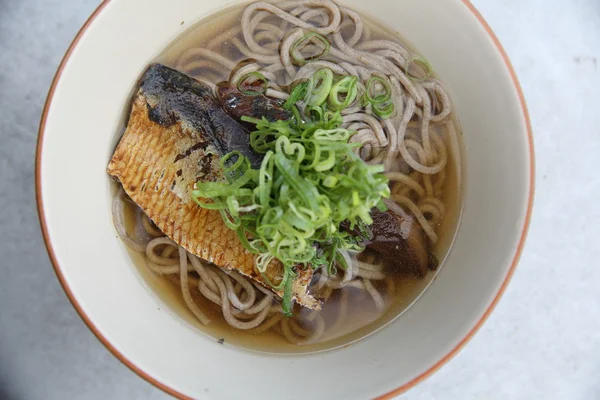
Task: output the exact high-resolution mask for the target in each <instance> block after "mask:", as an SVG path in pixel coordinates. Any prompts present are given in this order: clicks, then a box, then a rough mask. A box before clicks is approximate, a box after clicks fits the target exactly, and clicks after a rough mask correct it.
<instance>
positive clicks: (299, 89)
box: [283, 81, 310, 110]
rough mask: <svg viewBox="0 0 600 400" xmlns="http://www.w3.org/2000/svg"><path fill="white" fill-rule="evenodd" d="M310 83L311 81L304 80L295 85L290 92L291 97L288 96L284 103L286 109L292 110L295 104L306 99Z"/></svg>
mask: <svg viewBox="0 0 600 400" xmlns="http://www.w3.org/2000/svg"><path fill="white" fill-rule="evenodd" d="M309 85H310V82H309V81H304V82H300V83H298V84H297V85H296V86H294V89H293V90H292V93H290V97H288V99H287V100H286V101H285V103H283V108H285V109H286V110H291V109H292V107H293V106H294V105H296V103H298V102H299V101H302V100H304V99H305V98H306V96H307V95H308V87H309Z"/></svg>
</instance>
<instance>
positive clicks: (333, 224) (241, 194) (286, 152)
mask: <svg viewBox="0 0 600 400" xmlns="http://www.w3.org/2000/svg"><path fill="white" fill-rule="evenodd" d="M323 74H324V78H325V80H327V79H328V78H327V76H328V74H327V73H326V72H325V73H323ZM344 87H345V86H344ZM301 90H302V89H298V93H300V92H301ZM327 93H329V91H327ZM298 97H301V96H298ZM312 107H313V108H312V109H308V107H307V109H308V110H309V111H308V112H310V115H311V120H306V121H304V120H303V121H299V120H298V119H296V118H294V119H290V120H288V121H274V122H270V121H268V120H267V119H266V118H263V119H254V118H249V117H242V120H244V121H245V122H249V123H252V124H254V125H255V126H256V129H255V130H254V131H253V132H251V134H250V141H251V146H252V148H253V149H254V150H255V151H257V152H259V153H262V154H264V158H263V160H262V163H261V165H260V168H259V169H252V167H251V165H250V162H249V161H248V160H247V159H246V158H245V157H244V156H242V155H241V154H240V153H237V152H235V153H230V154H228V155H226V156H225V157H223V158H222V159H221V166H222V168H223V170H224V172H225V177H226V181H225V182H198V183H197V184H196V189H195V190H194V191H193V192H192V197H193V199H194V200H195V201H196V202H197V203H198V204H199V205H200V206H201V207H205V208H212V209H218V210H219V211H220V212H221V214H222V216H223V220H224V221H225V223H226V224H227V226H228V227H229V228H230V229H235V230H236V232H237V234H238V237H239V238H240V240H241V242H242V244H243V245H244V247H245V248H246V249H247V250H248V251H250V252H252V253H254V254H257V258H256V266H257V268H258V270H259V271H260V272H261V274H263V277H264V278H265V282H267V283H268V284H269V285H271V286H273V288H274V289H275V290H282V291H283V302H282V308H283V311H284V313H285V314H286V315H290V314H291V309H292V288H293V280H294V279H295V276H296V272H295V268H307V267H312V268H318V267H321V266H324V267H325V268H326V269H327V271H328V272H329V273H331V274H333V273H334V272H335V268H336V264H337V265H338V267H340V268H347V267H348V266H347V265H346V263H345V261H344V260H342V257H341V256H340V254H339V251H341V250H361V246H360V241H361V238H360V237H356V236H354V235H353V234H351V233H349V230H348V229H341V225H342V224H344V225H345V226H348V227H350V230H351V229H354V228H356V227H358V228H359V229H358V231H361V230H363V229H362V227H364V226H365V225H369V224H371V223H372V219H371V216H370V212H371V209H372V208H374V207H378V208H385V205H384V203H383V199H384V198H387V197H389V195H390V191H389V187H388V180H387V178H386V177H385V176H384V175H383V174H382V172H383V169H382V168H381V166H371V165H367V164H366V163H365V162H364V161H362V160H361V159H360V158H359V157H358V156H357V155H356V154H355V153H354V151H353V150H354V148H355V147H356V146H357V144H351V143H348V139H349V138H350V137H351V135H352V133H353V132H351V131H348V130H346V129H342V128H341V127H340V125H341V123H342V117H341V115H340V112H339V111H336V112H333V111H330V110H329V111H325V110H323V108H320V107H317V106H312ZM293 108H296V107H293ZM317 108H320V109H321V112H318V111H316V110H317ZM310 110H312V111H310ZM312 118H314V119H312ZM274 259H276V260H279V261H280V262H281V264H282V265H283V274H282V277H281V281H280V282H271V281H269V280H268V279H267V277H266V276H265V271H266V268H267V266H268V265H269V263H270V262H271V261H272V260H274Z"/></svg>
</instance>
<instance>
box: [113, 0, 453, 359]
mask: <svg viewBox="0 0 600 400" xmlns="http://www.w3.org/2000/svg"><path fill="white" fill-rule="evenodd" d="M156 62H158V63H161V64H163V65H165V66H167V67H171V68H173V69H174V70H177V71H180V72H182V73H184V74H186V75H188V76H190V77H193V78H195V79H196V80H198V81H201V82H204V83H206V84H208V87H209V88H210V89H211V91H213V92H214V93H215V96H216V98H218V99H219V101H220V104H221V106H222V108H223V109H224V110H225V111H226V112H227V113H228V114H229V115H231V117H233V118H234V119H236V120H237V121H238V122H240V124H242V125H243V126H244V127H245V129H246V130H248V131H250V132H252V131H256V130H259V125H258V124H256V121H254V122H251V121H250V122H249V121H248V119H247V118H246V119H241V118H240V117H241V115H238V114H243V115H245V116H246V117H248V116H249V117H254V118H260V117H261V116H267V117H268V118H269V119H270V122H269V123H270V124H273V123H276V121H277V120H282V121H285V120H287V119H290V120H291V119H293V118H297V119H302V120H303V121H304V120H309V119H310V118H312V117H311V116H312V115H315V117H314V118H321V119H323V118H328V117H323V115H321V114H319V113H325V114H326V113H328V112H329V113H330V114H327V115H330V116H331V119H332V120H333V119H335V118H336V117H335V116H333V114H334V113H336V112H337V113H338V114H339V118H340V121H339V124H338V125H336V127H335V128H333V129H331V131H335V130H336V129H340V130H342V131H344V132H345V131H347V132H351V134H350V135H351V136H349V141H350V142H351V143H358V145H357V147H353V148H352V151H354V152H355V153H356V154H357V155H358V156H359V157H360V158H361V159H362V160H363V161H364V163H366V164H367V165H383V168H382V169H384V171H383V172H382V173H380V174H378V175H377V176H379V175H381V176H385V177H386V178H387V179H389V191H390V194H389V198H388V199H385V198H382V199H381V203H382V204H384V205H385V207H387V209H388V211H385V212H381V211H376V210H375V209H374V211H373V212H372V214H371V215H372V217H373V223H372V224H368V226H367V227H368V228H369V229H368V230H370V232H369V233H370V235H371V236H370V237H369V238H368V239H365V240H362V241H360V243H359V244H360V245H361V247H365V246H366V249H365V250H364V251H360V252H359V251H352V250H348V249H342V248H335V249H334V251H333V252H334V253H335V255H334V256H333V261H334V263H333V265H332V266H326V265H323V266H318V267H316V268H315V266H314V265H313V266H312V267H311V266H306V267H304V268H306V269H310V268H313V269H314V271H313V270H312V269H311V270H310V271H311V274H310V275H312V276H311V279H310V282H307V285H308V291H309V293H310V296H311V297H314V298H315V299H316V300H317V301H318V302H321V303H322V310H315V309H311V308H309V306H307V307H303V306H300V305H298V304H296V305H294V307H293V310H292V316H291V317H288V316H285V315H284V312H285V304H283V303H282V299H281V296H280V295H278V294H276V293H274V292H273V290H272V287H270V285H272V286H278V284H279V283H281V281H283V280H284V278H285V277H281V278H278V279H280V281H277V282H269V284H265V282H264V280H263V282H262V284H261V283H259V282H257V279H251V277H249V276H247V275H248V274H244V273H243V272H242V273H239V272H236V270H235V269H234V270H227V269H222V268H219V267H222V265H219V266H215V265H211V264H210V263H208V262H204V261H203V260H201V259H200V258H198V257H196V256H194V255H192V254H190V253H188V252H187V251H186V250H184V249H183V248H182V247H180V246H179V245H178V244H179V243H181V242H180V241H178V240H177V239H176V238H175V236H177V235H176V234H169V235H168V236H170V238H169V237H167V236H165V233H163V231H161V229H159V228H158V227H157V225H160V223H159V221H157V219H156V218H154V221H152V220H150V219H149V218H148V216H146V215H145V214H144V212H143V211H142V210H141V209H140V207H138V205H137V204H136V202H135V201H132V200H131V199H130V198H129V197H128V196H127V195H126V194H125V193H123V190H122V189H119V193H118V194H117V195H116V196H115V201H114V208H113V213H114V216H115V225H116V227H117V230H118V231H119V233H120V235H121V237H122V238H123V240H124V241H125V242H126V243H127V244H128V245H129V246H130V247H131V249H132V257H133V259H134V260H135V264H136V266H137V267H138V270H139V271H140V273H141V275H142V276H143V277H144V279H145V280H146V282H147V283H148V284H149V286H150V287H151V288H152V289H153V290H154V292H155V293H157V294H158V296H159V297H160V298H161V300H163V301H164V302H165V303H167V304H168V305H169V306H170V308H171V309H172V310H173V311H175V312H176V313H177V314H178V315H180V316H181V317H182V318H184V319H185V320H187V321H188V322H190V323H192V324H194V325H195V326H197V327H199V328H200V329H201V330H202V331H204V332H206V333H208V334H210V335H211V336H213V337H215V338H217V339H224V341H225V343H232V344H235V345H239V346H242V347H245V348H250V349H255V350H260V351H270V352H312V351H319V350H324V349H329V348H334V347H337V346H340V345H344V344H348V343H350V342H352V341H355V340H357V339H360V338H362V337H364V336H366V335H368V334H370V333H372V332H374V331H375V330H377V329H378V328H380V327H382V326H384V325H385V324H386V323H388V322H390V321H391V320H393V319H394V318H395V317H397V316H398V315H400V313H402V312H403V311H404V310H405V309H406V308H408V307H409V306H410V304H412V303H413V302H414V301H415V299H416V298H417V297H418V296H419V295H420V294H421V293H422V292H423V291H424V290H425V288H426V287H427V286H428V284H429V283H430V282H431V280H432V279H433V278H434V276H435V270H439V265H441V264H442V262H443V260H444V258H445V257H446V255H447V252H448V250H449V248H450V245H451V242H452V240H453V237H454V234H455V231H456V227H457V225H458V220H459V216H460V208H461V201H460V197H461V196H460V193H461V187H460V177H461V159H460V153H461V147H460V137H459V136H460V131H459V129H458V124H457V121H456V118H455V115H454V113H453V110H452V104H451V102H450V99H449V97H448V94H447V93H446V91H445V89H444V86H443V84H442V83H441V82H440V81H439V79H438V78H437V77H436V75H435V74H434V71H433V69H432V67H431V66H430V65H429V63H428V62H427V61H426V60H425V59H424V58H422V57H421V56H419V55H418V54H417V53H415V52H414V51H413V50H412V49H410V48H409V47H408V46H407V45H406V43H405V42H404V41H402V40H401V39H400V38H399V37H398V36H397V35H396V34H394V33H393V32H391V31H390V30H387V29H386V28H384V27H382V26H381V25H380V24H377V23H374V21H372V20H370V19H369V18H367V17H365V16H364V15H360V14H358V13H356V12H354V11H352V10H350V9H347V8H345V7H343V6H341V5H337V4H336V3H333V2H330V1H307V2H302V1H291V2H280V3H273V4H270V3H264V2H260V3H247V4H243V5H238V6H234V7H230V8H227V9H225V10H223V11H221V12H219V13H217V14H214V15H211V16H209V17H208V18H205V19H203V20H202V21H200V22H198V23H196V24H195V25H194V26H193V27H192V28H190V29H189V30H188V31H186V32H185V33H184V34H183V35H182V36H181V37H179V38H177V39H176V40H175V41H174V42H173V43H172V44H171V45H169V46H168V48H167V49H166V50H165V51H164V52H163V53H162V54H161V55H160V56H159V57H158V58H157V60H156ZM144 79H146V78H144ZM344 79H345V80H344ZM146 80H147V79H146ZM303 84H304V86H301V85H303ZM142 85H143V84H142ZM336 85H337V86H336ZM325 86H327V87H328V88H329V91H328V92H327V93H324V94H323V93H320V91H323V90H325V89H324V87H325ZM336 87H337V90H338V91H337V92H335V96H334V97H333V98H332V96H333V95H332V94H331V92H332V91H334V89H335V88H336ZM299 88H304V92H306V93H300V89H299ZM298 94H300V95H301V96H299V97H298V96H297V97H298V101H297V102H296V105H294V104H293V103H292V102H291V101H289V100H288V99H289V98H290V96H295V95H298ZM323 95H325V100H323V99H318V98H319V97H323ZM286 101H287V103H285V104H284V102H286ZM311 102H312V104H311ZM288 103H290V104H291V107H290V104H288ZM294 107H295V108H294ZM294 113H296V114H294ZM132 118H134V113H133V112H132V116H131V117H130V123H129V124H130V126H131V125H132V122H131V119H132ZM165 126H166V125H165ZM268 126H269V127H271V126H272V125H268ZM128 129H130V128H128ZM253 135H254V136H252V137H253V138H258V139H264V137H266V136H268V135H266V134H265V135H264V136H260V135H255V134H253ZM269 135H271V133H269ZM269 137H271V136H269ZM258 139H257V140H258ZM252 140H253V139H251V143H252ZM255 142H256V140H255ZM315 143H316V142H315ZM120 145H121V144H120ZM307 148H308V147H307ZM115 154H117V152H116V153H115ZM188 155H189V154H188ZM221 156H223V154H221ZM211 157H212V155H211ZM113 161H114V159H113ZM259 162H260V159H259ZM263 162H264V159H263ZM361 162H362V161H361ZM364 163H363V164H364ZM180 171H181V170H179V171H177V172H178V175H181V173H180ZM109 172H110V167H109ZM111 174H112V173H111ZM322 174H323V176H324V179H327V174H328V170H326V169H325V170H324V172H322ZM113 175H114V174H113ZM369 176H371V175H369ZM372 176H375V175H372ZM336 179H337V178H336ZM215 180H216V181H217V182H218V181H219V180H218V179H215ZM121 181H123V179H122V178H121ZM257 182H258V181H257ZM329 183H331V182H329ZM357 184H358V183H357ZM257 185H258V183H257ZM199 186H200V187H202V184H199ZM124 189H125V192H127V193H128V194H129V193H130V192H129V191H128V190H129V189H131V188H130V187H128V186H126V185H125V184H124ZM170 189H171V191H174V190H176V189H175V182H174V183H173V185H172V186H171V188H170ZM259 189H260V188H257V189H256V190H258V191H260V190H259ZM202 193H203V194H204V195H205V196H206V193H211V192H210V191H204V192H202ZM205 196H200V200H202V199H203V198H205ZM132 197H133V196H132ZM383 197H385V196H383ZM244 199H245V198H244ZM196 200H198V198H196ZM209 200H211V201H215V202H218V198H217V197H216V196H215V197H214V198H210V199H209ZM200 202H201V203H203V202H202V201H200ZM209 203H210V202H209ZM138 204H139V203H138ZM228 206H231V204H229V205H228ZM198 207H200V206H198ZM223 207H226V205H223ZM142 208H144V207H143V206H142ZM334 208H335V207H334ZM241 209H243V210H242V215H244V212H248V213H250V214H251V213H253V212H254V213H256V209H251V207H247V210H246V209H244V208H243V207H241ZM227 210H228V211H227V212H230V210H231V208H228V209H227ZM227 215H229V216H230V217H231V214H227ZM315 218H316V217H315ZM155 223H156V224H155ZM378 224H379V225H380V226H378ZM394 224H396V225H397V226H395V225H394ZM391 226H393V228H394V229H391V228H390V227H391ZM336 228H337V229H338V230H340V231H343V230H344V229H345V230H346V231H344V232H346V233H347V232H353V231H352V229H351V228H349V227H345V226H344V224H341V225H339V226H337V227H336ZM195 229H202V227H201V226H198V227H196V228H195ZM378 232H379V233H378ZM382 232H383V233H382ZM386 232H387V233H386ZM378 235H379V236H378ZM394 235H395V236H394ZM249 236H250V237H251V236H252V235H249ZM178 237H179V236H178ZM172 239H175V241H173V240H172ZM390 243H391V244H390ZM390 246H392V247H390ZM315 247H319V244H315ZM186 249H189V247H187V246H186ZM423 256H425V257H426V259H425V260H424V259H423ZM275 261H276V260H275ZM234 268H235V266H234ZM284 270H285V268H284V269H282V271H284ZM184 271H185V272H184ZM255 271H256V268H255ZM295 271H296V272H298V271H299V270H298V269H296V270H295ZM282 275H283V272H282ZM257 276H260V273H257ZM262 276H263V277H264V272H263V275H262ZM290 290H291V289H290ZM280 292H282V293H284V292H285V289H282V290H281V291H280ZM294 293H296V292H294ZM283 297H284V299H283V302H284V303H285V302H286V301H287V300H289V299H287V300H286V298H285V297H286V296H285V294H283Z"/></svg>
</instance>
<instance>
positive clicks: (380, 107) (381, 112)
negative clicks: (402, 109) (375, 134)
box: [373, 101, 396, 119]
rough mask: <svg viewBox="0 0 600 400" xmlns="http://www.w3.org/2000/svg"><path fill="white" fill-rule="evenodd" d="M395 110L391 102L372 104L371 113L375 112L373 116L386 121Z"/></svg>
mask: <svg viewBox="0 0 600 400" xmlns="http://www.w3.org/2000/svg"><path fill="white" fill-rule="evenodd" d="M395 109H396V107H395V106H394V103H393V102H391V101H388V102H386V103H382V104H373V111H375V114H377V115H378V116H379V118H381V119H388V118H389V117H391V116H392V115H393V114H394V111H395Z"/></svg>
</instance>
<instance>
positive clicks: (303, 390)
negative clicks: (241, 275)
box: [36, 0, 533, 400]
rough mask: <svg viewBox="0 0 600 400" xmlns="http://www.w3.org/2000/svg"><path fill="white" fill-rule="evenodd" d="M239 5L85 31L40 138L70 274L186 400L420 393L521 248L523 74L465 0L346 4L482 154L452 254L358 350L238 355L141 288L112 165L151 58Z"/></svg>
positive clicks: (121, 352)
mask: <svg viewBox="0 0 600 400" xmlns="http://www.w3.org/2000/svg"><path fill="white" fill-rule="evenodd" d="M234 3H236V1H232V0H220V1H215V0H213V1H210V2H208V1H197V0H176V1H169V2H164V1H159V0H151V1H150V0H113V1H110V2H105V3H103V4H102V5H101V6H100V7H99V9H98V10H97V11H96V12H95V13H94V15H93V16H92V18H90V20H88V23H86V25H85V26H84V28H82V30H81V31H80V33H79V35H78V36H77V38H76V39H75V41H74V43H73V45H72V46H71V48H70V49H69V51H68V52H67V55H66V57H65V59H64V60H63V64H61V67H60V68H59V71H58V73H57V76H56V78H55V81H54V83H53V86H52V88H51V90H50V94H49V97H48V101H47V104H46V108H45V110H44V114H43V116H42V123H41V126H40V137H39V142H38V154H37V166H36V185H37V196H38V208H39V212H40V222H41V224H42V230H43V233H44V238H45V240H46V244H47V247H48V250H49V253H50V257H51V259H52V262H53V264H54V267H55V269H56V272H57V275H58V277H59V279H60V281H61V283H62V285H63V287H64V288H65V291H66V292H67V294H68V295H69V298H70V299H71V301H72V302H73V304H74V306H75V308H76V309H77V311H78V312H79V313H80V315H81V316H82V318H83V319H84V320H85V322H86V323H87V324H88V326H89V327H90V328H91V329H92V331H93V332H94V333H95V334H96V335H97V336H98V337H99V338H100V340H102V342H103V343H104V344H105V345H107V347H109V349H110V350H111V351H113V353H114V354H115V355H116V356H117V357H118V358H119V359H121V360H122V361H123V362H125V363H126V364H127V365H128V366H130V367H131V368H132V369H133V370H135V371H136V372H137V373H139V374H140V375H141V376H143V377H144V378H146V379H148V380H149V381H151V382H153V383H154V384H156V385H157V386H159V387H161V388H162V389H164V390H166V391H168V392H169V393H171V394H173V395H176V396H179V397H185V396H189V397H193V398H207V399H208V398H211V399H238V398H241V397H248V396H252V395H254V396H259V395H260V396H261V398H265V399H267V398H278V397H281V395H282V394H285V397H286V398H289V399H305V398H307V396H310V398H311V399H314V400H316V399H329V398H344V399H350V398H357V399H362V398H373V397H376V396H380V395H383V394H385V393H387V394H388V395H391V394H393V393H399V392H401V391H403V390H406V389H408V388H410V387H411V386H413V385H414V384H416V383H417V382H418V381H420V380H421V379H423V378H424V377H426V376H428V375H429V374H431V373H432V372H433V371H434V370H435V369H437V368H438V367H439V366H441V365H442V364H443V363H444V362H445V361H446V360H447V359H448V358H449V357H451V356H452V355H453V354H455V353H456V352H457V351H458V349H460V347H461V346H462V345H463V344H464V343H465V342H466V341H467V340H468V338H470V337H471V336H472V335H473V334H474V332H475V331H476V330H477V328H478V327H479V326H480V325H481V324H482V323H483V321H484V320H485V317H486V316H487V315H488V314H489V312H490V311H491V309H492V308H493V305H494V304H495V303H496V301H497V300H498V299H499V296H500V295H501V293H502V291H503V290H504V288H505V286H506V284H507V283H508V280H509V278H510V276H511V274H512V272H513V270H514V267H515V265H516V262H517V259H518V256H519V253H520V250H521V249H522V246H523V242H524V238H525V234H526V231H527V226H528V222H529V216H530V212H531V205H532V195H533V184H532V182H533V148H532V137H531V129H530V126H529V120H528V116H527V111H526V108H525V104H524V100H523V97H522V93H521V90H520V88H519V86H518V83H517V81H516V78H515V77H514V72H513V71H512V68H511V67H510V64H509V63H508V60H507V58H506V55H505V54H504V52H503V50H502V49H501V47H500V46H499V43H497V40H496V39H495V37H494V36H493V34H492V33H491V30H490V29H489V27H487V25H485V23H484V22H483V20H482V19H481V17H480V16H479V15H478V14H477V12H476V11H475V10H474V9H473V8H472V6H471V5H470V4H469V3H467V2H466V0H465V1H460V0H400V1H398V0H371V1H369V4H368V7H366V6H365V4H363V3H364V2H362V1H358V0H346V1H344V4H347V5H349V6H351V7H353V8H355V9H356V10H358V11H364V12H366V13H368V14H369V15H371V16H374V17H376V18H377V19H378V20H380V21H381V22H383V23H385V24H387V25H388V26H390V27H392V28H393V29H395V30H397V31H398V32H399V33H400V34H401V35H402V36H403V37H404V38H406V39H407V40H408V41H409V42H410V43H412V44H413V45H414V46H415V47H416V48H417V49H418V50H419V51H420V52H421V53H422V54H423V55H424V56H425V57H427V58H428V59H429V60H430V61H431V64H432V65H433V66H434V68H435V69H436V71H437V73H438V74H439V75H440V77H441V79H442V80H443V81H444V82H445V83H446V85H447V87H448V89H449V91H450V93H451V95H452V98H453V100H454V103H455V105H456V108H457V113H458V116H459V118H460V120H461V123H462V126H463V130H464V142H465V146H466V149H467V158H468V160H467V166H468V170H467V173H466V176H465V177H466V182H465V183H466V185H465V188H466V192H465V194H464V210H463V219H462V223H461V226H460V229H459V232H458V235H457V238H456V241H455V243H454V247H453V249H452V252H451V254H450V256H449V258H448V259H447V261H446V263H445V265H444V267H443V269H442V270H441V272H440V273H439V275H438V277H437V278H436V280H435V281H434V282H433V284H432V285H431V287H430V288H429V289H428V290H427V291H426V292H425V293H424V295H423V296H422V297H421V298H420V299H419V301H417V303H416V304H414V305H413V306H412V307H411V308H410V309H409V310H408V311H407V312H405V313H404V314H403V315H402V316H401V317H400V318H398V319H397V320H395V321H394V322H393V323H391V324H390V325H388V326H387V327H386V328H384V329H382V330H381V331H379V332H377V333H376V334H374V335H371V336H369V337H368V338H366V339H365V340H361V341H360V342H358V343H356V344H354V345H351V346H348V347H345V348H341V349H338V350H333V351H328V352H324V353H317V354H313V355H304V356H277V355H264V354H256V353H252V352H247V351H241V350H238V349H235V348H231V347H226V346H225V347H224V346H221V345H219V344H217V343H216V342H215V341H214V340H212V339H208V338H206V337H203V336H202V335H199V334H198V333H197V331H195V330H194V329H192V328H191V327H190V326H188V325H186V324H183V323H181V321H180V320H178V319H176V318H174V317H173V315H172V314H171V313H170V312H168V311H167V310H165V307H164V306H163V305H162V303H160V302H159V301H158V300H157V298H156V297H155V296H152V295H151V294H150V293H149V292H148V290H147V289H146V288H145V287H144V285H143V284H142V283H141V281H140V279H139V276H138V274H136V272H135V270H134V268H132V267H131V260H130V257H129V254H128V253H127V251H126V249H125V248H124V245H123V244H122V243H121V241H120V240H118V239H117V237H116V233H115V230H114V228H113V226H112V222H111V214H110V200H111V197H110V185H109V181H108V178H107V176H106V173H105V165H106V164H107V161H108V159H109V157H110V155H111V153H112V150H113V148H114V145H115V140H116V137H115V132H117V131H118V130H119V129H120V124H121V123H122V119H123V116H124V112H125V111H124V110H126V108H127V104H128V102H129V100H130V96H131V91H132V89H133V86H134V84H135V82H136V80H137V78H138V77H139V75H140V74H141V72H142V71H143V70H144V69H145V67H146V66H147V64H148V63H149V62H150V61H151V60H152V59H153V58H154V57H155V56H156V55H157V54H158V53H159V52H160V51H161V50H162V49H164V48H165V47H166V46H167V45H168V44H169V43H170V42H171V41H172V40H173V39H174V38H176V37H177V36H178V35H179V34H180V33H182V32H183V31H184V30H185V29H186V28H187V27H189V26H190V25H191V24H192V23H193V22H194V21H196V20H198V19H200V18H202V17H203V16H205V15H207V14H208V13H210V12H213V11H215V10H217V9H220V8H222V7H223V6H225V5H230V4H234ZM190 18H191V19H190ZM182 21H185V23H184V25H181V22H182ZM315 382H319V384H318V386H319V390H315V389H314V387H315V386H314V383H315Z"/></svg>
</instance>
